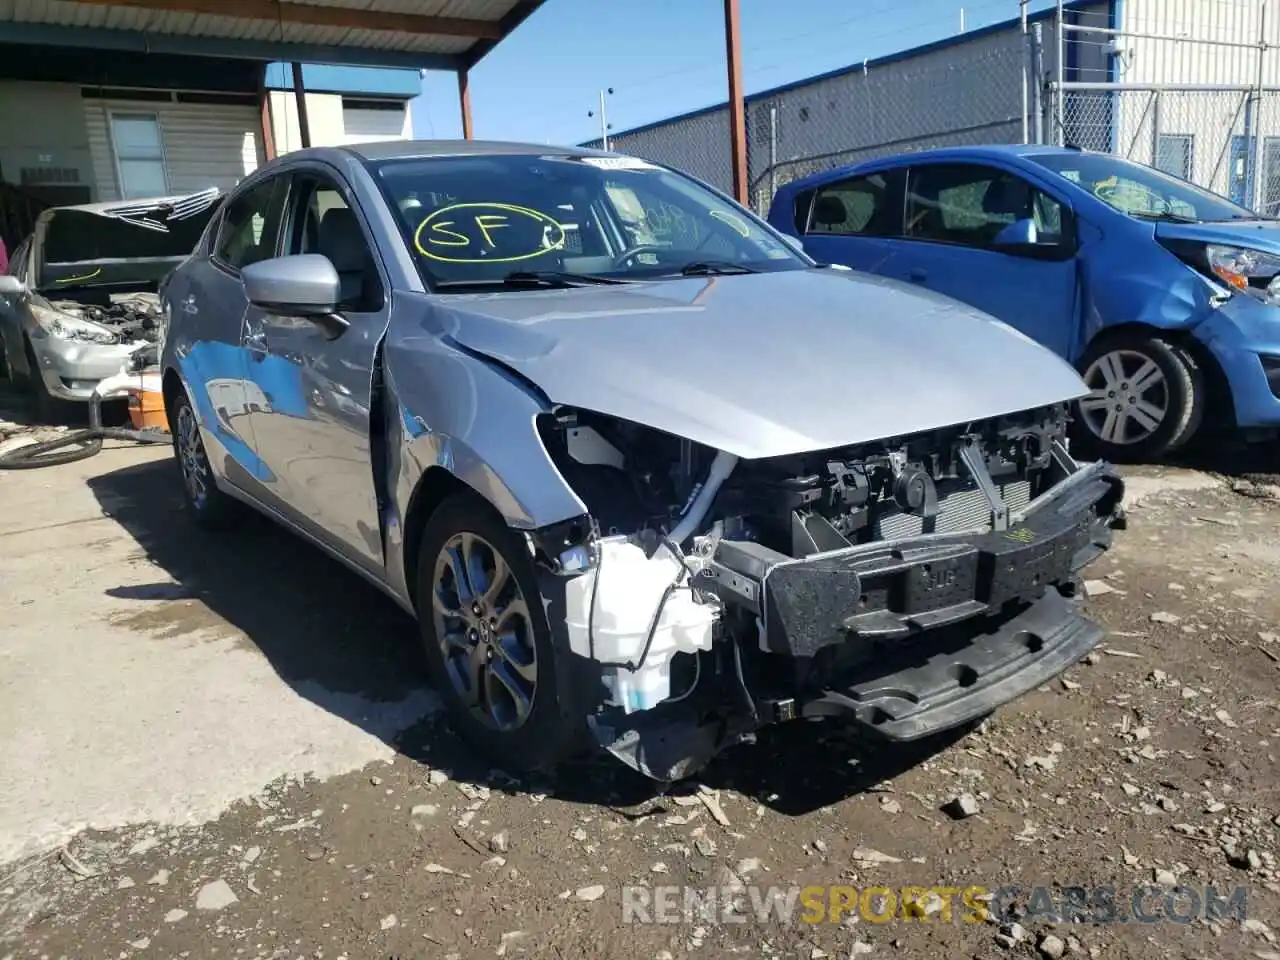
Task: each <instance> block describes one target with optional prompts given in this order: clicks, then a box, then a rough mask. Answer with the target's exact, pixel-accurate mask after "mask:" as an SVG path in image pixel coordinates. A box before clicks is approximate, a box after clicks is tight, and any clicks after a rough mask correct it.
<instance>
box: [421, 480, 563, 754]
mask: <svg viewBox="0 0 1280 960" xmlns="http://www.w3.org/2000/svg"><path fill="white" fill-rule="evenodd" d="M415 596H416V600H417V612H418V622H419V624H420V627H421V633H422V641H423V644H424V646H425V648H426V656H427V665H428V667H429V669H430V671H431V673H432V676H433V679H434V680H435V682H436V686H437V688H438V689H439V691H440V693H441V695H442V696H443V698H444V701H445V704H446V705H447V707H448V709H449V713H450V716H451V717H452V720H453V722H454V725H455V727H456V728H457V730H458V733H459V735H460V736H461V737H462V738H463V739H464V740H465V741H466V742H467V743H468V744H469V745H470V746H471V747H472V748H473V749H475V750H477V751H478V752H480V753H481V754H483V755H484V756H485V757H487V758H488V759H489V760H490V761H492V762H493V763H495V764H497V765H498V766H500V767H505V768H507V769H511V770H520V771H528V770H540V769H546V768H549V767H552V766H554V765H555V764H557V763H559V762H560V761H561V760H564V759H566V758H567V757H568V756H569V755H570V754H571V753H572V752H574V742H575V738H576V734H577V732H578V730H577V727H578V724H579V723H581V718H577V722H576V723H575V717H574V711H573V710H572V709H571V707H570V703H571V701H572V694H573V691H572V684H571V682H570V680H569V679H568V664H567V662H566V661H567V652H565V653H562V652H561V651H560V650H559V649H558V645H557V644H556V642H555V641H554V640H553V637H552V632H551V629H550V627H549V625H548V622H547V615H546V613H545V610H544V607H543V602H542V596H541V594H540V592H539V589H538V578H537V574H536V571H535V569H534V566H533V563H532V561H531V560H530V558H529V552H528V550H527V549H526V548H525V546H524V544H523V543H522V541H521V539H520V537H519V535H518V534H517V533H516V532H514V531H513V530H512V529H511V528H510V527H508V526H507V525H506V523H504V522H503V520H502V519H501V518H500V517H499V516H498V515H497V514H496V513H494V511H493V510H492V508H490V507H489V505H488V504H486V503H484V502H483V501H482V500H480V499H479V498H478V497H477V496H476V495H474V494H470V493H463V494H459V495H456V496H454V497H451V498H450V499H448V500H447V501H445V502H444V503H442V504H440V506H439V507H438V508H437V509H436V510H435V512H434V513H433V514H432V516H431V518H430V519H429V520H428V521H427V526H426V529H425V530H424V531H423V534H422V546H421V549H420V553H419V560H418V572H417V590H416V594H415Z"/></svg>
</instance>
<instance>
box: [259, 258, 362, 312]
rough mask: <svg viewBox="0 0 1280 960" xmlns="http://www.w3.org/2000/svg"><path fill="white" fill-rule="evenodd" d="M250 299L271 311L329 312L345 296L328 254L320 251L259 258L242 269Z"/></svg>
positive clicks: (336, 307)
mask: <svg viewBox="0 0 1280 960" xmlns="http://www.w3.org/2000/svg"><path fill="white" fill-rule="evenodd" d="M240 278H241V280H242V282H243V283H244V291H245V294H246V295H248V297H249V302H250V303H252V304H253V305H254V306H256V307H260V308H261V309H263V310H265V311H267V312H268V313H278V314H285V315H288V316H295V317H320V316H329V315H331V314H333V313H334V312H335V311H337V309H338V303H339V302H340V301H341V300H342V293H341V290H342V282H341V280H340V279H339V277H338V271H337V270H335V269H334V267H333V264H332V263H330V262H329V258H328V257H326V256H323V255H321V254H318V253H303V254H298V255H296V256H291V257H273V258H272V259H270V260H259V261H258V262H257V263H251V264H249V266H247V267H245V268H244V269H242V270H241V271H240Z"/></svg>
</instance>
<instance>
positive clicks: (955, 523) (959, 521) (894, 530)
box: [872, 480, 1031, 540]
mask: <svg viewBox="0 0 1280 960" xmlns="http://www.w3.org/2000/svg"><path fill="white" fill-rule="evenodd" d="M996 489H997V490H999V491H1000V496H1001V498H1002V499H1003V500H1004V503H1005V506H1006V507H1008V509H1009V510H1010V511H1014V510H1021V509H1022V508H1023V507H1025V506H1026V505H1027V504H1028V503H1030V502H1031V482H1030V481H1028V480H1015V481H1013V482H1012V483H1005V484H997V485H996ZM990 522H991V507H990V506H988V505H987V498H986V497H984V496H983V495H982V491H981V490H979V489H978V487H977V484H975V483H974V482H973V481H972V480H968V481H965V482H962V483H957V484H956V485H955V486H953V487H951V488H950V489H944V490H939V491H938V516H937V517H936V518H935V520H934V526H933V529H932V530H930V531H928V532H929V533H956V532H958V531H961V530H972V529H974V528H975V527H982V526H986V525H987V524H989V523H990ZM872 532H873V535H874V538H875V539H876V540H894V539H897V538H899V537H915V536H919V535H920V534H921V533H924V532H926V531H925V529H924V518H923V517H919V516H916V515H914V514H909V513H903V512H902V511H901V510H899V509H898V508H897V507H890V508H889V509H887V510H883V511H882V512H880V513H879V515H878V516H877V517H876V521H875V523H874V524H873V525H872Z"/></svg>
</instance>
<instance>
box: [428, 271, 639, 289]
mask: <svg viewBox="0 0 1280 960" xmlns="http://www.w3.org/2000/svg"><path fill="white" fill-rule="evenodd" d="M629 282H630V281H628V280H622V279H619V278H618V277H602V276H599V275H598V274H594V273H569V272H568V271H563V270H516V271H514V272H512V273H508V274H506V275H505V276H502V277H486V278H483V279H481V278H477V279H475V280H442V281H440V282H439V283H437V284H436V285H435V288H436V289H437V290H461V289H464V288H468V287H470V288H481V289H488V288H492V287H593V286H614V285H615V284H619V283H629Z"/></svg>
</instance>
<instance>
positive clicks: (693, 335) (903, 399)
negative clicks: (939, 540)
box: [434, 270, 1088, 458]
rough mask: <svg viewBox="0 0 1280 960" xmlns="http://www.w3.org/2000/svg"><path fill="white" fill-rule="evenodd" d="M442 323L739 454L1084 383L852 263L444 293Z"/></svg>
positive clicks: (760, 453) (495, 354) (875, 435)
mask: <svg viewBox="0 0 1280 960" xmlns="http://www.w3.org/2000/svg"><path fill="white" fill-rule="evenodd" d="M434 304H435V305H436V306H437V307H440V308H443V312H445V313H446V314H447V327H448V329H447V330H446V331H445V333H446V335H447V336H450V337H451V338H452V339H453V340H455V341H456V342H457V343H459V344H460V345H462V346H463V347H465V348H467V349H468V350H471V351H475V352H477V353H481V354H484V355H486V356H488V357H491V358H493V359H494V360H497V361H499V362H501V363H503V364H505V365H507V366H508V367H510V368H511V369H512V370H514V371H516V372H517V373H519V374H520V375H522V376H524V377H526V378H527V379H529V380H530V381H532V382H533V383H535V384H537V385H538V387H539V388H540V389H541V390H542V391H543V392H544V393H545V394H546V395H547V397H548V398H549V399H550V400H551V401H552V402H553V403H556V404H565V405H569V406H573V407H579V408H583V409H588V410H594V411H597V412H599V413H604V414H608V415H610V416H615V417H620V418H623V419H626V420H630V421H633V422H635V423H639V424H644V425H645V426H649V427H653V428H655V429H658V430H663V431H666V432H668V433H671V434H674V435H676V436H680V437H685V438H687V439H689V440H693V441H695V442H696V443H700V444H705V445H707V446H709V447H714V448H716V449H719V450H724V451H726V452H728V453H732V454H735V455H737V456H739V457H744V458H759V457H773V456H782V455H786V454H792V453H800V452H804V451H810V450H822V449H828V448H832V447H839V446H845V445H849V444H855V443H862V442H866V441H870V440H877V439H882V438H885V437H894V436H902V435H905V434H910V433H915V432H918V431H922V430H929V429H934V428H938V427H944V426H951V425H954V424H964V423H968V422H971V421H975V420H981V419H984V418H987V417H993V416H998V415H1000V414H1006V413H1013V412H1016V411H1020V410H1026V409H1030V408H1033V407H1040V406H1045V405H1048V404H1052V403H1058V402H1061V401H1065V400H1069V399H1073V398H1076V397H1079V396H1083V395H1084V394H1085V393H1087V392H1088V390H1087V388H1086V387H1085V385H1084V383H1083V381H1081V379H1080V377H1079V376H1078V375H1077V373H1076V372H1075V371H1074V370H1073V369H1072V368H1071V367H1070V366H1069V365H1068V364H1067V363H1065V362H1064V361H1063V360H1061V359H1060V358H1059V357H1057V356H1056V355H1055V354H1053V353H1051V352H1050V351H1049V350H1047V349H1045V348H1043V347H1041V346H1039V345H1038V344H1036V343H1035V342H1033V341H1032V340H1030V339H1028V338H1027V337H1025V336H1023V335H1022V334H1020V333H1018V332H1016V331H1014V330H1013V329H1012V328H1010V327H1008V326H1007V325H1005V324H1003V323H1000V322H999V321H997V320H994V319H993V318H991V317H989V316H987V315H986V314H983V313H980V312H978V311H976V310H973V309H972V308H970V307H967V306H964V305H963V304H960V303H957V302H956V301H954V300H951V299H949V298H945V297H942V296H939V295H936V294H932V293H928V292H926V291H921V290H918V289H916V288H912V287H908V286H906V285H904V284H900V283H897V282H894V281H891V280H885V279H883V278H878V277H871V276H867V275H863V274H854V273H847V272H843V271H826V270H804V271H787V272H778V273H760V274H751V275H741V276H722V277H699V278H688V279H679V280H660V281H653V282H638V283H633V284H625V285H618V286H601V287H587V288H574V289H568V290H548V291H530V292H521V291H509V292H503V293H497V294H483V295H458V296H448V297H440V298H438V299H435V300H434Z"/></svg>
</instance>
